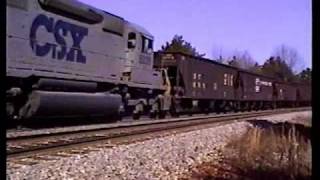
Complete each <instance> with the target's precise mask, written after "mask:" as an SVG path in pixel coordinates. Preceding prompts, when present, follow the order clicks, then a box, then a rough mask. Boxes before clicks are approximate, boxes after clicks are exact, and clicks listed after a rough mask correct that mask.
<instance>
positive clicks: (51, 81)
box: [6, 0, 311, 121]
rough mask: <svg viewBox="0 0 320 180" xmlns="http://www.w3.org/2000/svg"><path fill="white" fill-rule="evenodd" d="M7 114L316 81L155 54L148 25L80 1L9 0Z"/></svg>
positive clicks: (120, 105) (214, 95)
mask: <svg viewBox="0 0 320 180" xmlns="http://www.w3.org/2000/svg"><path fill="white" fill-rule="evenodd" d="M6 7H7V8H6V10H7V32H6V41H7V53H6V80H7V83H6V97H7V98H6V112H7V116H8V119H10V120H14V121H18V120H21V121H22V120H28V119H55V118H79V117H81V118H104V117H111V116H116V117H118V118H119V117H121V116H124V115H130V116H133V118H134V119H138V118H139V117H140V116H141V115H142V114H148V115H150V116H151V117H153V118H155V117H156V116H159V117H160V118H163V117H165V115H166V114H168V113H170V114H171V115H174V116H176V115H179V114H182V113H189V114H192V113H195V112H212V111H216V112H221V111H229V110H235V111H238V110H251V109H263V108H274V107H284V106H301V105H309V103H310V99H311V97H310V91H311V88H310V85H301V84H296V85H294V84H287V83H282V82H277V81H275V80H273V79H272V78H269V77H264V76H261V75H257V74H253V73H250V72H247V71H244V70H241V69H237V68H233V67H230V66H227V65H223V64H219V63H216V62H214V61H212V60H208V59H203V58H197V57H193V56H189V55H185V54H182V53H154V52H153V41H154V37H153V36H152V34H151V33H149V32H148V31H147V30H146V29H144V28H143V27H141V26H139V25H137V24H134V23H132V22H129V21H127V20H125V19H123V18H121V17H119V16H116V15H113V14H111V13H108V12H105V11H103V10H100V9H97V8H94V7H92V6H89V5H86V4H84V3H81V2H79V1H76V0H23V1H22V0H7V6H6Z"/></svg>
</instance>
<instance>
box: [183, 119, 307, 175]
mask: <svg viewBox="0 0 320 180" xmlns="http://www.w3.org/2000/svg"><path fill="white" fill-rule="evenodd" d="M259 123H261V124H262V125H261V124H260V126H259V125H257V124H259ZM266 123H267V124H266ZM311 170H312V166H311V142H310V127H306V126H303V125H301V124H300V125H298V124H290V123H277V124H274V123H270V122H263V121H256V122H255V127H254V128H251V129H250V130H249V131H248V132H247V133H246V134H245V135H244V136H242V137H240V138H239V137H235V138H234V140H232V141H231V142H230V143H229V144H228V145H227V146H226V148H225V150H224V151H223V162H208V163H204V164H202V165H200V166H197V167H196V168H195V169H194V170H193V172H192V174H191V175H190V176H189V178H182V179H207V180H209V179H248V180H256V179H259V180H291V179H292V180H293V179H299V180H300V179H301V180H304V179H311Z"/></svg>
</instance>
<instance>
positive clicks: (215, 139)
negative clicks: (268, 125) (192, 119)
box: [7, 111, 311, 180]
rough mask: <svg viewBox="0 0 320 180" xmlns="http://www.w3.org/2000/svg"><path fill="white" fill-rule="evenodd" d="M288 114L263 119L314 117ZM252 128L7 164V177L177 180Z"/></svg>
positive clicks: (238, 127) (215, 130) (205, 132)
mask: <svg viewBox="0 0 320 180" xmlns="http://www.w3.org/2000/svg"><path fill="white" fill-rule="evenodd" d="M288 114H289V113H288ZM288 114H284V115H274V116H270V117H264V118H263V119H273V120H274V119H276V120H277V119H278V120H279V119H283V120H284V121H290V119H293V118H294V117H296V116H297V115H299V117H304V116H307V117H308V116H310V117H311V112H310V111H309V112H299V113H290V115H288ZM281 116H282V117H283V118H282V117H281ZM279 121H280V120H279ZM251 126H252V125H251V124H250V123H248V122H237V123H233V124H228V125H223V126H218V127H213V128H209V129H202V130H197V131H192V132H187V133H182V134H175V135H170V136H166V137H161V138H157V139H151V140H146V141H143V142H136V143H133V144H128V145H119V146H116V147H113V148H105V149H99V150H98V151H92V152H89V153H87V154H81V155H80V154H75V155H70V156H69V157H60V159H58V160H52V161H44V162H41V163H39V164H35V165H20V166H19V167H18V168H13V167H14V166H16V165H15V164H12V163H7V174H8V176H10V179H74V180H77V179H139V180H143V179H177V178H178V177H179V176H180V175H181V174H184V173H185V172H187V171H188V170H189V169H191V167H192V166H193V165H194V164H199V163H201V162H204V161H207V160H208V159H210V158H211V159H212V158H216V157H217V156H219V151H221V150H222V149H223V147H224V145H226V143H227V142H228V141H229V140H230V138H233V137H235V136H236V137H240V136H241V135H242V134H244V133H245V132H246V131H247V129H248V128H250V127H251Z"/></svg>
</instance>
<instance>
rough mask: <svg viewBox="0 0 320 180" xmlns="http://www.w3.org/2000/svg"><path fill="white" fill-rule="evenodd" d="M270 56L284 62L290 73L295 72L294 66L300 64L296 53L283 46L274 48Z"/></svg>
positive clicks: (300, 60)
mask: <svg viewBox="0 0 320 180" xmlns="http://www.w3.org/2000/svg"><path fill="white" fill-rule="evenodd" d="M272 55H273V56H274V57H280V59H282V60H283V61H285V62H286V64H287V65H288V66H289V67H290V69H291V70H292V71H295V70H296V65H297V64H298V63H300V62H302V58H301V57H300V55H299V53H298V51H297V50H296V49H294V48H292V47H290V46H287V45H284V44H282V45H280V46H279V47H277V48H275V50H274V52H273V54H272Z"/></svg>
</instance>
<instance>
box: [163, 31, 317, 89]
mask: <svg viewBox="0 0 320 180" xmlns="http://www.w3.org/2000/svg"><path fill="white" fill-rule="evenodd" d="M160 51H163V52H182V53H185V54H189V55H193V56H197V57H204V56H205V54H201V53H199V52H198V51H197V50H196V48H195V47H193V46H192V45H191V44H190V43H189V42H187V41H185V40H184V39H183V37H182V36H179V35H175V36H174V37H173V39H172V40H171V41H170V42H166V44H165V45H163V46H162V47H161V50H160ZM214 60H215V61H218V62H220V63H224V64H228V65H230V66H234V67H238V68H242V69H245V70H248V71H251V72H254V73H257V74H261V75H266V76H269V77H273V78H276V79H277V80H280V81H285V82H303V83H311V79H312V77H311V74H312V70H311V69H310V68H305V69H303V70H302V71H300V72H295V71H294V67H295V66H296V65H297V64H298V63H299V62H301V58H300V56H299V54H298V52H297V51H296V50H295V49H293V48H291V47H289V46H286V45H281V46H279V47H278V48H276V49H275V51H274V53H273V54H272V55H271V56H270V57H269V58H268V59H266V60H265V62H264V63H263V64H262V65H259V64H258V63H257V62H256V61H255V60H254V59H253V58H252V56H251V55H250V53H249V52H248V51H244V52H241V51H234V52H232V53H231V54H230V55H229V56H227V57H222V56H221V55H220V56H219V57H218V58H216V59H214Z"/></svg>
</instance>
